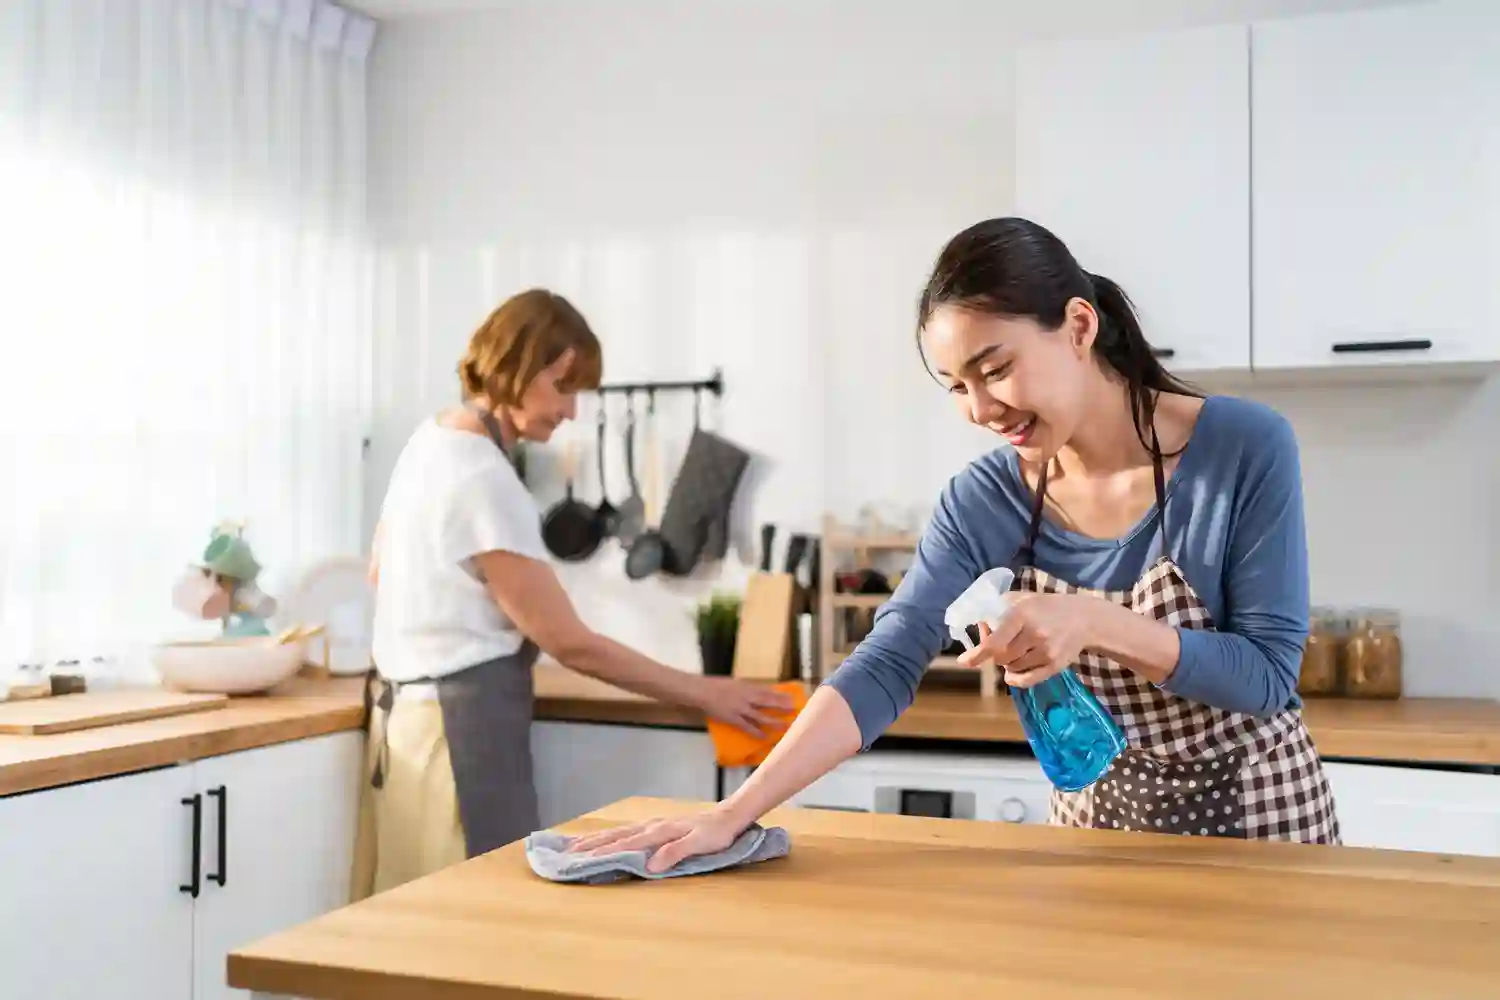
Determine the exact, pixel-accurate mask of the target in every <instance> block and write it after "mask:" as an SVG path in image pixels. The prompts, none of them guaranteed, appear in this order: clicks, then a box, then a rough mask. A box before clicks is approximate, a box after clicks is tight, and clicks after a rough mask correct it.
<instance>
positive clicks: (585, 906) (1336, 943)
mask: <svg viewBox="0 0 1500 1000" xmlns="http://www.w3.org/2000/svg"><path fill="white" fill-rule="evenodd" d="M696 808H701V805H699V804H694V803H675V802H663V801H659V800H639V799H633V800H627V801H624V802H621V803H617V804H615V805H613V806H610V807H607V808H605V809H602V810H600V811H598V812H596V813H592V814H590V815H589V816H587V817H585V818H583V819H581V820H579V821H575V822H574V823H572V824H569V825H568V827H567V829H570V830H573V831H584V830H590V829H595V828H598V827H600V826H604V825H611V824H615V823H621V822H630V821H635V820H638V819H642V818H647V817H651V816H656V815H664V814H675V813H683V812H687V811H689V810H692V809H696ZM767 822H768V823H774V824H779V825H782V826H785V827H786V828H787V829H788V830H789V831H790V832H791V834H792V853H791V855H790V856H789V857H787V858H784V859H781V860H778V861H772V862H766V863H764V864H762V865H758V866H754V867H750V868H745V869H741V870H738V871H727V872H721V873H718V874H715V875H712V876H707V877H700V878H684V879H671V880H663V881H658V882H641V881H632V882H627V883H620V884H616V885H612V886H565V885H556V884H553V883H550V882H546V881H544V880H542V879H540V878H538V877H536V876H535V875H533V874H532V872H531V870H530V868H529V867H528V865H527V863H526V860H525V855H524V853H523V851H522V845H521V844H519V843H516V844H511V845H509V846H507V847H504V848H501V849H500V850H498V851H495V852H492V853H490V854H488V855H484V856H482V857H479V858H475V859H473V860H471V861H467V862H465V863H463V864H460V865H457V866H455V867H452V868H449V869H446V870H444V871H441V872H438V873H436V874H434V875H432V876H429V877H427V878H425V879H421V880H418V881H416V882H412V883H408V884H407V885H404V886H401V887H399V888H396V889H394V890H391V891H389V892H386V893H382V894H380V895H378V896H374V897H371V898H369V899H367V900H364V901H362V902H360V903H357V904H355V905H353V906H349V907H346V908H344V909H342V910H338V911H335V912H333V913H330V914H327V915H325V916H323V917H321V918H319V919H316V920H314V921H311V922H310V923H307V924H304V925H302V926H300V927H296V928H292V929H289V930H287V931H284V932H282V933H278V934H276V935H273V936H271V937H269V938H266V939H264V940H261V941H258V942H256V943H253V944H250V945H248V946H246V947H243V948H240V949H238V950H236V951H234V952H232V953H231V954H230V956H229V961H228V981H229V985H230V986H232V987H238V988H240V989H250V990H258V991H263V992H266V993H272V994H284V995H291V996H300V997H307V998H311V1000H320V998H352V997H361V998H366V1000H397V998H407V997H417V996H421V997H424V998H431V1000H471V998H480V997H484V998H493V997H508V998H516V997H536V998H543V997H546V998H549V1000H558V998H587V1000H657V998H661V1000H672V998H679V997H680V998H683V1000H697V998H700V997H707V996H714V997H721V998H724V1000H766V998H767V997H787V998H800V997H816V998H824V997H831V996H832V997H844V996H864V997H877V998H879V997H901V998H939V997H941V998H948V997H963V996H976V997H977V996H996V997H1038V998H1047V1000H1073V998H1079V1000H1082V998H1089V1000H1096V998H1103V997H1139V998H1145V997H1153V998H1168V1000H1170V998H1184V1000H1186V998H1193V1000H1197V998H1199V997H1204V996H1213V997H1222V998H1226V1000H1235V998H1246V1000H1250V998H1254V1000H1260V998H1262V997H1267V996H1282V997H1310V996H1333V995H1339V996H1360V997H1365V998H1371V1000H1373V998H1385V997H1402V998H1411V997H1443V998H1444V1000H1460V998H1467V997H1486V998H1492V997H1494V995H1495V984H1496V983H1497V982H1500V949H1497V948H1495V946H1494V941H1493V934H1492V930H1493V928H1494V926H1495V925H1496V922H1497V921H1500V859H1486V858H1471V857H1447V856H1442V855H1430V854H1414V853H1404V852H1385V851H1371V850H1359V849H1353V848H1326V847H1313V846H1306V845H1293V844H1281V843H1270V842H1244V841H1239V842H1235V841H1224V840H1210V839H1208V838H1196V837H1195V838H1182V837H1170V836H1166V835H1160V834H1146V833H1119V832H1113V831H1099V830H1071V829H1061V828H1050V827H1040V826H1031V827H1028V826H1019V825H1018V826H1013V825H1010V824H1004V823H984V822H974V821H961V820H932V819H921V818H915V817H905V816H888V815H868V814H861V815H856V814H847V813H826V812H817V811H801V810H780V811H778V812H776V813H773V814H771V815H770V816H769V817H768V818H767Z"/></svg>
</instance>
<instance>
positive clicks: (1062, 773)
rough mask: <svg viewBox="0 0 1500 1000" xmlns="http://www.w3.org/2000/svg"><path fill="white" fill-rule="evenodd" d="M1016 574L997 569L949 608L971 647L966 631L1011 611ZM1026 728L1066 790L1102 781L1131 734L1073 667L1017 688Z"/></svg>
mask: <svg viewBox="0 0 1500 1000" xmlns="http://www.w3.org/2000/svg"><path fill="white" fill-rule="evenodd" d="M1013 580H1014V574H1013V573H1012V572H1011V571H1010V570H1009V569H1007V568H1005V567H1000V568H998V569H992V570H990V571H988V572H987V573H985V574H984V575H983V576H981V577H980V578H979V579H978V580H975V581H974V583H973V584H972V585H970V587H969V589H968V590H966V591H964V593H963V594H962V595H961V596H960V597H959V598H958V600H956V601H954V602H953V603H952V604H950V605H949V606H948V611H947V613H946V614H945V615H944V620H945V622H946V623H947V625H948V628H949V631H950V633H951V634H952V635H953V637H954V638H955V639H957V640H959V641H960V642H962V643H963V644H964V646H966V647H970V648H972V647H971V644H970V642H969V639H968V635H967V632H966V629H967V627H968V626H970V625H974V624H977V623H978V622H988V623H990V624H991V626H993V625H995V624H998V623H999V620H1000V619H1001V618H1002V617H1004V615H1005V612H1006V609H1007V606H1008V605H1007V601H1008V596H1007V595H1008V593H1009V591H1010V586H1011V583H1012V581H1013ZM1010 696H1011V699H1012V700H1013V701H1014V702H1015V704H1016V711H1017V713H1018V714H1019V715H1020V716H1021V728H1022V730H1023V731H1025V733H1026V740H1027V742H1029V743H1030V744H1031V750H1032V752H1033V753H1034V754H1036V759H1037V762H1038V763H1039V764H1041V765H1042V773H1044V774H1045V775H1046V776H1047V780H1048V781H1050V782H1052V784H1053V785H1054V786H1056V787H1057V788H1058V789H1060V790H1061V791H1064V792H1076V791H1078V790H1079V789H1082V788H1087V787H1088V786H1090V785H1092V784H1093V783H1094V782H1096V781H1098V780H1099V778H1100V777H1101V776H1103V774H1104V772H1105V771H1107V770H1109V766H1110V764H1112V763H1114V760H1115V758H1116V757H1118V756H1119V755H1120V754H1121V753H1122V752H1124V750H1125V734H1124V732H1122V731H1121V729H1120V726H1119V723H1117V722H1115V720H1114V717H1113V716H1111V715H1110V714H1109V713H1108V712H1106V711H1105V710H1104V706H1102V705H1100V704H1099V702H1098V700H1097V699H1095V697H1094V696H1093V695H1092V694H1091V693H1090V692H1089V689H1088V688H1086V687H1084V686H1083V683H1082V682H1081V681H1079V679H1078V677H1077V676H1076V675H1075V674H1074V673H1073V671H1072V670H1064V671H1063V672H1062V673H1059V674H1055V675H1054V676H1052V677H1049V678H1047V679H1046V680H1045V681H1043V682H1042V683H1040V684H1038V685H1037V686H1036V687H1032V688H1025V689H1022V688H1011V691H1010Z"/></svg>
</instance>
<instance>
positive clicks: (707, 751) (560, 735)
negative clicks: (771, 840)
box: [531, 722, 716, 826]
mask: <svg viewBox="0 0 1500 1000" xmlns="http://www.w3.org/2000/svg"><path fill="white" fill-rule="evenodd" d="M531 753H532V758H533V770H534V774H535V779H534V780H535V782H536V790H537V807H538V810H539V811H540V813H541V821H542V825H543V826H552V825H555V824H557V823H561V822H563V821H565V820H569V819H572V818H573V817H575V816H580V815H582V814H583V813H587V812H592V811H593V810H595V809H598V808H600V807H602V806H606V805H608V804H610V803H611V802H616V801H619V800H620V799H623V798H628V797H630V796H634V795H640V796H648V797H655V798H673V799H695V800H700V801H706V802H707V801H712V800H713V798H714V792H715V778H716V772H715V768H714V748H713V741H712V740H711V739H710V738H709V736H708V734H707V733H706V732H702V731H687V730H680V729H657V728H652V727H648V726H627V725H602V724H594V723H577V722H536V723H533V724H532V727H531Z"/></svg>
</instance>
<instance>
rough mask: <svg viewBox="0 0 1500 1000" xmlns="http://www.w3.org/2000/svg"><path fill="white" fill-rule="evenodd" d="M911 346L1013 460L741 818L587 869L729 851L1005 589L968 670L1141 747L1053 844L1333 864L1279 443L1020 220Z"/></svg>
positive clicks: (1285, 439) (994, 226) (882, 617)
mask: <svg viewBox="0 0 1500 1000" xmlns="http://www.w3.org/2000/svg"><path fill="white" fill-rule="evenodd" d="M1203 321H1204V322H1205V323H1211V322H1213V317H1211V316H1205V317H1204V318H1203ZM918 346H919V348H920V349H921V351H922V354H923V359H924V362H925V363H927V364H928V368H929V371H931V372H932V373H933V375H934V377H935V378H936V379H937V380H938V381H939V382H940V383H941V384H942V385H943V386H944V387H945V388H946V389H947V390H948V391H949V392H950V393H951V394H952V395H953V397H954V399H955V401H956V403H957V405H958V409H959V412H960V414H961V415H962V417H963V418H964V419H966V420H968V421H970V422H972V423H975V424H977V425H979V426H982V427H986V428H988V429H990V430H993V431H994V432H996V433H997V434H999V435H1000V436H1002V437H1003V438H1005V439H1006V440H1007V441H1008V442H1009V445H1010V447H1000V448H997V449H996V450H995V451H993V452H991V453H989V454H987V455H984V456H982V457H981V458H979V459H977V460H976V461H974V462H973V463H972V464H970V465H969V467H968V468H966V469H964V470H963V471H962V472H960V473H958V474H957V475H956V476H954V477H953V479H952V480H951V481H950V482H949V483H948V485H947V487H946V488H945V489H944V490H943V493H942V495H941V496H940V497H939V498H938V503H937V507H936V510H935V511H934V513H933V516H932V518H931V520H930V522H929V524H928V527H927V529H926V531H925V533H924V535H923V537H922V540H921V543H920V545H919V547H918V549H917V555H916V560H915V561H914V563H913V565H912V567H911V570H910V571H909V572H908V573H907V574H906V576H905V577H904V578H903V579H902V582H901V585H900V586H899V587H898V588H897V590H896V593H895V594H894V595H893V596H892V598H891V599H890V600H889V601H888V602H887V603H886V604H885V605H884V606H883V607H882V608H881V610H880V612H879V614H878V616H877V619H876V622H875V627H874V629H873V630H872V631H871V632H870V633H869V635H868V636H866V638H865V639H864V641H863V642H861V643H860V645H859V647H858V648H857V649H856V650H855V651H854V652H853V654H851V655H850V656H849V657H848V658H847V659H846V660H845V661H844V663H843V665H842V666H841V667H840V668H839V669H838V670H837V671H836V672H835V673H834V674H833V676H831V677H830V678H829V679H828V681H827V683H826V684H825V685H824V687H823V688H822V689H821V690H820V691H818V692H817V694H816V695H815V696H814V697H813V698H812V699H811V701H810V702H809V704H808V706H807V708H806V709H805V710H804V711H803V713H802V715H801V716H800V717H799V718H798V720H797V721H796V722H795V723H794V724H793V726H792V728H791V730H790V731H789V732H788V733H787V735H786V737H785V738H783V739H782V741H781V742H780V743H779V744H778V746H777V747H776V749H775V750H774V751H773V752H772V754H771V755H770V757H769V758H768V759H767V761H766V762H765V763H764V764H763V765H761V767H760V768H759V769H757V771H756V772H755V774H754V775H752V776H751V778H750V780H749V781H747V782H746V783H745V784H744V785H743V786H741V788H740V789H739V790H738V791H737V792H736V793H735V794H734V795H733V796H731V797H730V798H729V799H728V800H727V801H725V802H724V803H722V804H721V805H720V806H718V807H716V808H715V809H713V810H712V811H710V812H708V813H705V814H703V815H702V816H699V817H695V818H692V819H687V820H673V821H670V822H665V823H658V824H644V825H641V826H638V827H633V828H629V829H626V830H620V831H613V832H606V833H604V834H601V835H597V836H595V837H593V838H590V839H589V840H587V841H586V842H584V843H583V844H581V845H579V848H578V849H582V850H617V849H620V848H622V847H623V848H627V849H649V848H652V847H656V846H659V845H665V846H664V847H663V848H662V850H660V852H659V853H658V854H657V856H656V857H655V859H654V860H653V861H652V865H653V867H655V868H656V869H658V870H659V869H660V868H663V867H666V866H669V865H671V864H673V863H675V862H676V861H677V860H680V859H681V858H682V857H686V856H689V855H693V854H698V853H703V852H707V851H714V850H720V849H722V848H723V847H724V846H725V845H727V844H728V843H730V842H731V841H732V840H733V839H734V836H735V835H736V834H737V833H738V832H739V831H740V830H742V829H744V828H745V826H746V825H748V824H749V823H750V822H752V821H754V820H755V819H757V818H759V817H760V816H761V815H762V814H763V813H765V812H766V811H767V810H769V809H770V808H772V807H774V806H776V805H778V804H780V803H781V802H783V801H785V800H786V799H787V798H789V797H790V796H791V795H792V794H794V793H795V792H797V791H798V790H799V789H801V788H803V787H805V786H806V785H807V784H809V783H811V782H812V781H813V780H814V779H816V778H817V777H818V776H820V775H821V774H823V773H825V772H826V771H828V770H829V769H831V768H832V767H833V766H834V765H836V764H837V763H838V762H839V761H840V760H842V759H843V758H844V757H847V756H849V755H850V754H853V753H855V752H857V751H858V750H859V749H860V748H861V747H867V746H869V745H870V744H871V743H872V742H873V741H874V740H875V739H876V738H877V737H878V736H880V735H881V733H883V732H884V731H885V730H886V728H887V727H889V726H890V724H891V723H892V722H894V721H895V719H896V717H897V716H898V715H899V714H900V713H901V712H903V711H904V710H905V709H906V708H907V707H908V706H909V705H910V704H911V702H912V700H913V697H914V695H915V692H916V688H917V683H918V681H919V680H920V679H921V677H922V674H923V672H924V671H925V670H926V668H927V665H928V664H929V663H930V662H931V661H932V659H933V657H934V656H935V655H936V654H937V653H938V651H939V650H940V649H941V648H942V646H943V645H944V644H945V643H946V641H947V638H948V635H947V630H946V628H945V626H944V621H943V614H944V611H945V610H946V608H947V606H948V605H949V604H950V603H951V602H952V601H953V600H954V599H955V598H957V597H958V596H959V595H960V594H961V593H962V592H963V591H964V590H965V589H966V588H967V587H968V586H969V585H970V584H971V583H973V582H974V580H975V579H977V578H978V577H979V576H980V574H982V573H984V572H985V571H986V570H989V569H991V568H994V567H997V566H1010V567H1012V568H1013V569H1014V570H1015V573H1016V583H1015V586H1014V590H1015V591H1016V594H1015V595H1014V597H1013V599H1012V602H1011V605H1010V610H1009V611H1008V613H1007V614H1006V616H1005V617H1004V618H1003V619H1002V620H1001V622H1000V624H999V626H998V627H997V628H996V629H995V630H994V632H993V633H991V634H989V635H987V636H985V638H984V641H983V642H982V643H981V644H980V646H979V647H978V648H977V649H976V650H974V651H972V652H971V653H969V654H967V655H966V656H965V657H964V658H963V659H964V662H966V663H968V664H971V665H973V664H977V663H980V662H984V661H994V662H995V663H997V664H999V665H1001V666H1003V667H1004V668H1005V672H1006V673H1005V676H1006V680H1007V682H1008V683H1010V684H1011V685H1013V686H1016V687H1027V686H1031V685H1035V684H1037V683H1039V682H1040V681H1042V680H1045V679H1046V678H1048V677H1051V676H1053V675H1054V674H1056V673H1058V672H1060V671H1062V670H1069V669H1071V670H1073V671H1074V672H1075V673H1076V676H1077V677H1078V679H1079V680H1080V681H1082V682H1083V684H1084V685H1085V686H1087V687H1088V688H1089V689H1090V690H1091V691H1092V692H1093V694H1094V695H1095V696H1096V697H1097V698H1098V700H1099V702H1100V703H1101V704H1102V705H1103V706H1104V707H1105V708H1106V709H1107V710H1108V711H1109V712H1110V713H1111V714H1112V715H1113V716H1114V717H1115V719H1116V720H1117V721H1118V722H1119V723H1120V726H1121V728H1122V729H1123V730H1124V732H1125V736H1126V740H1127V743H1128V746H1127V748H1126V750H1125V752H1124V753H1123V754H1121V756H1120V757H1119V758H1117V759H1116V761H1115V763H1114V764H1113V765H1112V766H1111V768H1110V769H1109V770H1108V771H1106V772H1105V773H1104V775H1103V776H1102V777H1101V778H1100V779H1099V780H1098V781H1097V782H1095V783H1094V784H1093V785H1091V786H1089V787H1087V788H1085V789H1083V790H1081V791H1077V792H1062V791H1057V790H1054V792H1053V794H1052V803H1051V809H1050V812H1049V820H1050V821H1051V822H1052V823H1055V824H1059V825H1067V826H1084V827H1108V828H1111V829H1127V830H1132V829H1133V830H1145V831H1154V832H1162V833H1179V834H1189V835H1199V836H1219V837H1238V838H1262V839H1281V840H1299V841H1312V842H1318V843H1338V842H1339V839H1340V837H1339V826H1338V820H1337V817H1336V815H1335V809H1334V802H1333V797H1332V795H1331V794H1330V792H1329V789H1328V783H1327V780H1326V778H1325V777H1324V773H1323V766H1322V762H1321V761H1320V759H1319V757H1318V753H1317V751H1316V749H1315V748H1314V747H1313V744H1312V740H1311V738H1310V737H1309V735H1308V733H1307V730H1306V728H1305V727H1304V725H1303V722H1302V713H1301V703H1300V701H1299V700H1298V698H1297V695H1296V692H1295V687H1296V680H1297V673H1298V669H1299V664H1300V659H1301V653H1302V645H1303V642H1304V641H1305V639H1306V637H1307V618H1308V606H1307V605H1308V582H1307V543H1306V537H1305V528H1304V521H1303V510H1302V483H1301V471H1300V462H1299V458H1298V449H1297V442H1296V439H1295V437H1294V435H1293V433H1292V430H1291V427H1290V426H1289V425H1288V423H1287V422H1286V420H1285V419H1283V418H1282V417H1281V416H1280V415H1279V414H1277V413H1275V412H1274V411H1272V410H1270V409H1268V408H1266V407H1264V406H1262V405H1260V404H1257V403H1252V402H1249V401H1246V400H1241V399H1235V398H1232V397H1228V396H1210V397H1208V398H1203V397H1202V396H1200V395H1198V394H1196V393H1195V392H1194V391H1193V390H1192V389H1191V388H1190V387H1188V386H1187V385H1185V384H1184V383H1182V382H1180V381H1179V380H1177V379H1175V378H1173V377H1172V376H1171V375H1170V374H1169V373H1168V372H1167V371H1166V370H1165V369H1164V368H1163V367H1162V366H1161V363H1160V361H1159V360H1158V359H1157V357H1156V356H1155V355H1154V353H1153V352H1152V350H1151V348H1150V345H1149V342H1148V340H1147V338H1146V335H1145V332H1144V331H1143V330H1142V328H1141V325H1140V322H1139V320H1138V319H1137V317H1136V315H1135V312H1134V310H1133V309H1132V308H1131V305H1130V302H1129V300H1128V298H1127V297H1126V295H1125V293H1124V292H1123V291H1122V290H1121V289H1120V288H1119V287H1118V286H1116V285H1115V284H1114V283H1113V282H1110V281H1108V280H1106V279H1104V278H1102V277H1099V276H1098V275H1093V274H1090V273H1089V272H1088V271H1086V270H1084V269H1083V268H1082V267H1080V266H1079V264H1078V262H1077V261H1076V260H1075V259H1074V258H1073V255H1072V253H1071V252H1070V251H1069V250H1068V248H1067V247H1066V246H1065V245H1064V244H1063V243H1062V241H1061V240H1059V239H1058V238H1057V237H1056V236H1055V235H1054V234H1052V233H1051V232H1049V231H1048V230H1047V229H1045V228H1043V227H1042V226H1039V225H1037V224H1036V223H1033V222H1030V221H1028V220H1025V219H1015V218H1006V219H991V220H988V221H985V222H981V223H979V224H977V225H975V226H972V227H970V228H969V229H966V230H965V231H964V232H962V233H960V234H958V235H957V236H955V237H954V238H953V239H952V240H951V241H950V242H949V243H948V245H947V246H946V247H945V248H944V249H943V251H942V253H941V254H940V255H939V257H938V260H937V264H936V266H935V267H934V269H933V273H932V275H931V277H930V278H929V280H928V282H927V285H926V288H925V290H924V291H923V293H922V296H921V300H920V307H919V313H918Z"/></svg>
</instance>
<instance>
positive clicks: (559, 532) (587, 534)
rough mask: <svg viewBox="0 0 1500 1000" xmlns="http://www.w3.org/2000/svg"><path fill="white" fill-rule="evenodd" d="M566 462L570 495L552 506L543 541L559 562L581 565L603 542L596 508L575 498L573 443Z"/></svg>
mask: <svg viewBox="0 0 1500 1000" xmlns="http://www.w3.org/2000/svg"><path fill="white" fill-rule="evenodd" d="M564 461H565V462H566V464H567V475H568V492H567V496H565V497H564V498H563V499H562V500H559V501H558V502H557V503H555V504H553V505H552V508H551V509H550V510H548V511H547V515H546V517H545V518H543V520H542V541H543V542H545V543H546V545H547V551H549V552H551V553H552V554H553V555H555V556H557V558H559V559H563V560H566V561H568V562H578V561H579V560H581V559H587V558H588V557H589V556H591V555H593V554H594V550H595V549H597V548H598V547H599V542H600V541H601V540H602V539H603V537H604V533H603V532H602V531H600V525H599V520H598V518H597V517H595V514H596V513H597V512H596V511H595V510H594V508H593V507H591V506H589V505H588V504H586V503H584V502H582V501H581V500H577V499H575V498H574V497H573V473H574V471H575V469H576V468H577V464H578V456H577V445H576V444H575V443H574V442H573V441H569V442H568V445H567V449H566V455H565V458H564Z"/></svg>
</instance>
